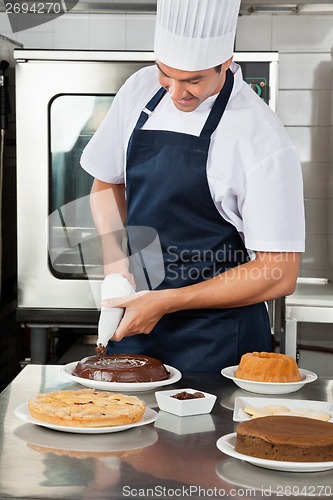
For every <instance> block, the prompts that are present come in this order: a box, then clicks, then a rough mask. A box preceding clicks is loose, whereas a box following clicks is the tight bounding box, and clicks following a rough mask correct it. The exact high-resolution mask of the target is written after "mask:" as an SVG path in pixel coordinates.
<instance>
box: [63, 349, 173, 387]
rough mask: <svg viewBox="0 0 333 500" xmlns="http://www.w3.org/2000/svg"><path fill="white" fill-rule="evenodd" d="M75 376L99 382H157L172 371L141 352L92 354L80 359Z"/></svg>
mask: <svg viewBox="0 0 333 500" xmlns="http://www.w3.org/2000/svg"><path fill="white" fill-rule="evenodd" d="M73 375H74V376H75V377H80V378H86V379H90V380H96V381H98V382H122V383H128V382H133V383H135V382H157V381H160V380H167V379H168V378H170V376H171V374H170V372H169V371H168V370H167V369H166V368H165V366H164V365H163V363H162V362H161V361H159V360H158V359H155V358H151V357H150V356H143V355H141V354H110V355H105V356H98V355H97V356H90V357H88V358H85V359H83V360H82V361H79V362H78V363H77V365H76V367H75V369H74V371H73Z"/></svg>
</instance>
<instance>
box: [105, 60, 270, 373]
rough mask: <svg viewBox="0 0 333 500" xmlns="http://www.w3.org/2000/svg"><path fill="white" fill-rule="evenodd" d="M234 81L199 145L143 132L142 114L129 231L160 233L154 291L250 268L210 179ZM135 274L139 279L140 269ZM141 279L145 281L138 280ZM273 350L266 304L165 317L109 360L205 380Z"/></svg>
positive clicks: (192, 139)
mask: <svg viewBox="0 0 333 500" xmlns="http://www.w3.org/2000/svg"><path fill="white" fill-rule="evenodd" d="M233 78H234V77H233V74H232V72H231V71H230V70H228V71H227V77H226V82H225V84H224V86H223V89H222V90H221V92H220V93H219V94H218V96H217V98H216V100H215V103H214V105H213V107H212V110H211V112H210V114H209V116H208V118H207V120H206V123H205V125H204V127H203V129H202V132H201V134H200V136H199V137H197V136H193V135H190V134H185V133H178V132H171V131H164V130H162V131H161V130H141V127H142V126H143V124H144V123H145V121H146V120H147V119H148V114H147V112H146V111H145V110H144V111H143V112H142V113H141V115H140V117H139V120H138V122H137V124H136V127H135V129H134V131H133V133H132V136H131V139H130V141H129V145H128V150H127V166H126V178H127V182H126V197H127V224H128V227H129V230H131V228H135V227H137V226H141V227H142V226H147V227H150V228H154V229H155V230H156V231H157V233H158V236H159V239H160V243H161V248H162V252H163V259H164V271H165V277H164V279H163V281H162V283H160V285H159V286H157V287H156V288H155V289H165V288H179V287H184V286H188V285H192V284H195V283H199V282H201V281H203V280H207V279H210V278H213V277H214V276H216V275H218V274H220V273H223V272H224V271H225V270H227V269H230V268H235V272H237V266H239V265H241V264H243V263H245V262H246V261H248V260H249V257H248V252H247V250H246V248H245V246H244V243H243V240H242V238H241V237H240V235H239V233H238V231H237V230H236V228H235V227H234V226H233V225H232V224H230V223H229V222H227V221H226V220H225V219H224V218H223V217H222V216H221V214H220V213H219V212H218V210H217V208H216V206H215V204H214V202H213V200H212V197H211V193H210V190H209V185H208V181H207V174H206V165H207V156H208V150H209V145H210V138H211V135H212V133H213V132H214V130H215V129H216V127H217V126H218V124H219V122H220V120H221V118H222V115H223V113H224V110H225V107H226V105H227V103H228V100H229V97H230V94H231V90H232V87H233ZM165 92H166V91H165V89H163V88H161V89H160V90H159V91H158V92H157V93H156V94H155V96H154V97H153V98H152V99H151V101H150V102H149V103H148V104H147V106H146V109H148V110H149V111H153V110H154V109H155V107H156V106H157V105H158V103H159V102H160V101H161V99H162V98H163V97H164V95H165ZM221 168H223V156H222V157H221ZM143 233H144V231H141V232H140V231H133V232H132V231H130V234H129V246H130V251H131V253H132V254H135V253H137V252H140V249H141V250H142V248H143V241H142V239H141V238H140V234H141V235H142V234H143ZM143 239H145V238H143ZM140 247H141V248H140ZM148 264H149V263H148ZM132 272H133V273H134V275H135V274H136V270H135V269H132ZM135 278H136V279H137V280H138V281H140V277H139V276H135ZM271 350H272V343H271V330H270V324H269V318H268V314H267V308H266V306H265V304H264V303H259V304H255V305H251V306H246V307H237V308H230V309H193V310H185V311H179V312H175V313H172V314H167V315H165V316H163V317H162V318H161V320H160V321H159V322H158V323H157V325H156V326H155V328H154V329H153V331H152V332H151V333H150V334H148V335H135V336H133V337H126V338H124V339H123V340H122V341H121V342H119V343H117V342H110V345H109V347H108V352H114V353H116V352H122V353H141V354H146V355H150V356H153V357H156V358H158V359H161V360H162V361H163V363H165V364H169V365H171V366H174V367H176V368H178V369H179V370H181V371H205V372H220V370H221V369H222V368H224V367H226V366H230V365H235V364H238V362H239V360H240V357H241V355H242V354H244V353H246V352H251V351H271Z"/></svg>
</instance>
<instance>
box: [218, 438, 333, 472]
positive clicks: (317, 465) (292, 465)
mask: <svg viewBox="0 0 333 500" xmlns="http://www.w3.org/2000/svg"><path fill="white" fill-rule="evenodd" d="M235 442H236V432H232V433H231V434H226V435H225V436H222V437H220V439H218V440H217V442H216V446H217V447H218V449H219V450H220V451H222V452H223V453H225V454H226V455H229V456H230V457H233V458H237V459H238V460H244V461H245V462H248V463H250V464H252V465H257V466H258V467H263V468H264V469H273V470H280V471H285V472H319V471H324V470H329V469H333V462H280V461H278V460H266V459H264V458H256V457H250V456H249V455H243V453H238V451H236V450H235Z"/></svg>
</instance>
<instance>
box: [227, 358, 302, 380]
mask: <svg viewBox="0 0 333 500" xmlns="http://www.w3.org/2000/svg"><path fill="white" fill-rule="evenodd" d="M235 377H237V378H240V379H243V380H253V381H256V382H278V383H280V382H299V381H300V380H301V375H300V372H299V370H298V366H297V363H296V361H295V359H294V358H293V357H292V356H287V355H286V354H278V353H275V352H248V353H246V354H243V356H242V357H241V360H240V363H239V365H238V369H237V370H236V372H235Z"/></svg>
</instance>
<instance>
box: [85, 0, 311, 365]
mask: <svg viewBox="0 0 333 500" xmlns="http://www.w3.org/2000/svg"><path fill="white" fill-rule="evenodd" d="M239 5H240V0H158V2H157V17H156V31H155V42H154V51H155V55H156V64H154V65H151V66H148V67H145V68H143V69H141V70H139V71H138V72H137V73H135V74H134V75H132V76H131V77H130V78H129V79H128V80H127V81H126V82H125V84H124V85H123V87H122V88H121V89H120V90H119V92H118V94H117V95H116V97H115V99H114V101H113V103H112V106H111V108H110V111H109V113H108V115H107V116H106V118H105V120H104V122H103V123H102V124H101V126H100V127H99V129H98V130H97V131H96V133H95V135H94V136H93V137H92V139H91V141H90V142H89V144H88V145H87V146H86V148H85V150H84V152H83V154H82V158H81V164H82V166H83V168H84V169H85V170H86V171H87V172H89V173H90V174H91V175H92V176H93V177H94V182H93V187H92V193H91V208H92V214H93V218H94V221H95V224H96V228H97V230H98V232H99V234H100V236H101V242H102V251H103V259H104V269H105V275H106V279H107V278H108V277H110V276H112V275H114V274H115V275H121V276H123V277H125V278H126V279H127V280H128V281H129V282H130V283H131V284H132V285H133V287H136V293H134V294H131V295H127V296H125V297H122V298H113V299H110V300H106V301H104V302H103V307H106V308H115V309H118V308H123V311H124V315H123V317H122V320H121V321H120V323H119V326H118V328H117V329H116V331H115V332H114V334H113V337H112V341H110V343H109V346H108V349H109V352H113V353H116V352H122V353H141V354H146V355H151V356H153V357H156V358H159V359H161V360H162V361H163V362H164V363H166V364H169V365H171V366H174V367H176V368H178V369H180V370H182V371H206V372H219V371H220V370H221V369H222V368H223V367H225V366H230V365H235V364H237V363H238V362H239V360H240V357H241V356H242V354H244V353H245V352H249V351H271V350H272V335H271V329H270V323H269V318H268V314H267V307H266V301H268V300H272V299H275V298H278V297H282V296H285V295H288V294H290V293H292V292H293V291H294V288H295V283H296V278H297V275H298V269H299V261H300V252H302V251H304V209H303V191H302V176H301V167H300V161H299V157H298V154H297V152H296V150H295V147H294V146H293V144H292V142H291V140H290V138H289V136H288V134H287V133H286V131H285V129H284V127H283V125H282V124H281V122H280V121H279V119H278V118H277V116H276V115H275V114H274V113H273V112H272V110H271V109H270V108H269V107H268V106H267V105H266V104H265V103H264V102H263V101H262V100H261V99H260V98H259V97H258V96H257V95H256V94H255V92H253V90H252V89H251V88H250V87H249V86H248V85H247V84H246V83H245V82H244V81H243V78H242V71H241V68H240V67H239V65H237V64H235V63H234V62H233V47H234V39H235V32H236V24H237V18H238V13H239ZM119 220H121V224H126V226H127V227H128V230H129V235H130V238H129V240H130V241H129V249H130V254H129V255H125V253H124V250H123V248H124V247H123V245H122V239H121V231H119ZM133 228H138V231H133ZM148 229H151V230H153V231H154V232H155V233H156V234H157V235H158V241H159V244H160V247H159V248H160V251H161V254H162V257H163V260H162V262H163V273H162V278H161V279H160V280H158V279H154V277H153V278H152V276H151V275H150V276H149V277H150V279H147V282H149V283H150V284H151V285H150V287H149V288H150V289H143V288H145V287H144V286H141V284H140V282H141V278H142V276H143V275H146V276H147V275H149V273H150V271H151V269H150V265H152V267H153V268H154V265H153V264H151V263H154V262H155V261H156V262H158V256H155V257H154V256H153V255H150V254H149V252H148V254H147V252H146V254H145V252H144V251H143V250H144V248H143V247H141V248H140V235H141V236H142V235H143V236H142V238H141V239H142V240H144V242H145V244H146V243H147V240H148V239H149V238H147V237H146V235H145V230H147V231H148ZM131 230H132V231H131ZM131 233H133V234H134V236H133V237H132V240H131ZM141 243H142V242H141ZM148 246H149V245H148ZM141 250H142V252H141ZM131 255H132V257H135V256H138V255H141V256H143V255H148V256H149V258H148V259H146V260H145V261H144V259H143V261H144V263H143V266H142V259H141V260H140V259H138V258H131ZM138 261H140V262H141V268H140V266H135V265H134V266H133V265H132V264H133V263H135V262H138ZM155 267H156V268H159V266H158V265H156V266H155ZM156 272H157V275H158V276H160V274H161V273H159V272H158V271H156ZM157 275H156V276H157ZM155 278H156V277H155ZM146 288H147V287H146Z"/></svg>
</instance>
